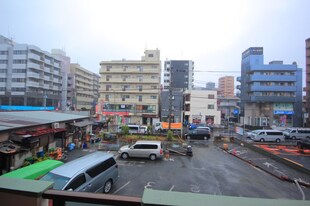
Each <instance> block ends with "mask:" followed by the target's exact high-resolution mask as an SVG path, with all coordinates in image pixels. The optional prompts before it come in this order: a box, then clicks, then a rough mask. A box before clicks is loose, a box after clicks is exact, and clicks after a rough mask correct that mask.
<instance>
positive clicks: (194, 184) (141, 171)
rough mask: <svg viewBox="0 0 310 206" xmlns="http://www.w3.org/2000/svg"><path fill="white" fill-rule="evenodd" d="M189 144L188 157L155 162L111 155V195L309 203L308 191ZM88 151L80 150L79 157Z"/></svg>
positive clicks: (208, 147)
mask: <svg viewBox="0 0 310 206" xmlns="http://www.w3.org/2000/svg"><path fill="white" fill-rule="evenodd" d="M190 144H191V145H192V147H193V156H192V157H190V156H182V155H178V154H170V157H169V158H167V159H162V160H156V161H150V160H148V159H138V158H135V159H128V160H123V159H121V158H120V157H118V154H117V152H116V151H113V153H114V154H115V157H116V161H117V163H118V165H119V176H120V177H119V180H118V181H117V182H116V183H115V185H114V187H113V189H112V191H111V193H112V194H117V195H126V196H138V197H141V196H142V194H143V191H144V189H145V188H151V189H156V190H165V191H179V192H192V193H201V194H213V195H227V196H237V197H258V198H272V199H296V200H301V199H307V200H309V199H310V189H309V188H306V187H303V186H301V187H300V188H299V187H298V186H297V185H295V184H293V183H290V182H287V181H282V180H280V179H278V178H275V177H274V176H272V175H270V174H268V173H266V172H265V171H262V170H260V169H258V168H257V167H253V165H251V164H248V163H246V162H244V161H241V160H240V159H238V158H236V157H234V156H232V155H230V154H228V153H227V152H225V151H223V150H222V149H220V148H219V147H217V146H216V145H214V144H213V141H212V140H209V141H205V140H201V141H192V142H191V143H190ZM92 151H94V150H92V149H88V150H86V151H85V150H84V151H83V150H80V152H81V153H83V155H84V154H86V153H88V152H92ZM75 152H76V151H75ZM77 154H78V152H77ZM266 162H267V161H266Z"/></svg>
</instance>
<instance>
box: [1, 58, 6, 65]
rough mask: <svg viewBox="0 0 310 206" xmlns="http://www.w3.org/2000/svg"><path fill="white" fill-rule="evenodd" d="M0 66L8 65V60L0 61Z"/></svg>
mask: <svg viewBox="0 0 310 206" xmlns="http://www.w3.org/2000/svg"><path fill="white" fill-rule="evenodd" d="M0 64H8V60H2V59H1V60H0Z"/></svg>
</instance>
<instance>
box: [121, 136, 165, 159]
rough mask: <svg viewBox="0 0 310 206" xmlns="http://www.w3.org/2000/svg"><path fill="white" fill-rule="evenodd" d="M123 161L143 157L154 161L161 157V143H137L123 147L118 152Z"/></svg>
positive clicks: (146, 141) (145, 141)
mask: <svg viewBox="0 0 310 206" xmlns="http://www.w3.org/2000/svg"><path fill="white" fill-rule="evenodd" d="M118 153H119V154H120V155H121V157H122V158H123V159H127V158H128V157H144V158H150V159H151V160H156V159H157V158H162V157H163V147H162V143H161V141H148V140H144V141H137V142H136V143H134V144H132V145H125V146H123V147H121V148H120V149H119V151H118Z"/></svg>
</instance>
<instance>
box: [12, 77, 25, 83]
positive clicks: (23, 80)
mask: <svg viewBox="0 0 310 206" xmlns="http://www.w3.org/2000/svg"><path fill="white" fill-rule="evenodd" d="M12 82H25V79H24V78H12Z"/></svg>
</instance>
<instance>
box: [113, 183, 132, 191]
mask: <svg viewBox="0 0 310 206" xmlns="http://www.w3.org/2000/svg"><path fill="white" fill-rule="evenodd" d="M129 184H130V181H129V182H127V183H126V184H124V185H123V186H122V187H120V188H118V190H116V191H115V192H113V194H116V193H118V192H119V191H120V190H122V189H124V188H125V187H126V186H127V185H129Z"/></svg>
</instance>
